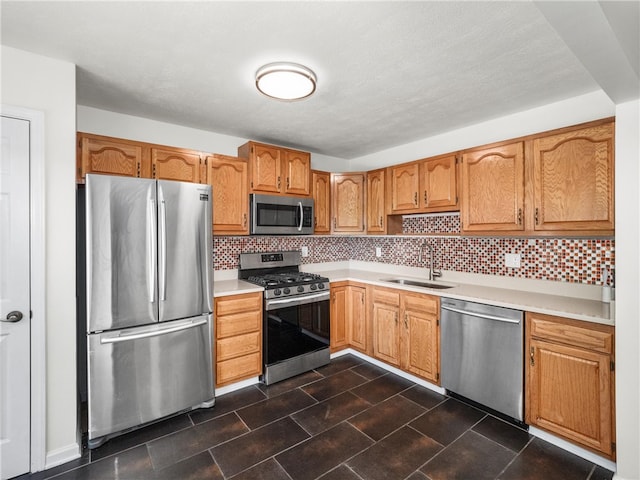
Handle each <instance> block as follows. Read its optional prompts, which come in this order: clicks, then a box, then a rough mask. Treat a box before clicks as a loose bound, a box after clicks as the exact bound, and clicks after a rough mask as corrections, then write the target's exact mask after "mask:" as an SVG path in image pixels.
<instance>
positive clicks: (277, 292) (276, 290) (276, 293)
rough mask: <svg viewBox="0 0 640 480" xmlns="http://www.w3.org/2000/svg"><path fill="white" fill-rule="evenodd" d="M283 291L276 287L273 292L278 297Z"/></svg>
mask: <svg viewBox="0 0 640 480" xmlns="http://www.w3.org/2000/svg"><path fill="white" fill-rule="evenodd" d="M281 293H282V291H280V289H279V288H276V289H275V290H274V291H273V294H274V295H275V296H276V297H277V296H278V295H280V294H281Z"/></svg>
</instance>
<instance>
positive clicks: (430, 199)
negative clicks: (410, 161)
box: [420, 154, 458, 211]
mask: <svg viewBox="0 0 640 480" xmlns="http://www.w3.org/2000/svg"><path fill="white" fill-rule="evenodd" d="M456 163H457V162H456V155H454V154H451V155H444V156H442V157H434V158H429V159H426V160H423V161H422V162H421V163H420V193H421V198H420V201H421V206H422V208H423V209H425V210H426V211H434V210H455V209H457V206H458V181H457V169H456Z"/></svg>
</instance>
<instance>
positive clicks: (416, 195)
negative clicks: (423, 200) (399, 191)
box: [413, 192, 418, 207]
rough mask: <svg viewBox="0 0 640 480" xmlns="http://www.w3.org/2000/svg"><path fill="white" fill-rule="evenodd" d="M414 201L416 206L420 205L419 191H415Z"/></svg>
mask: <svg viewBox="0 0 640 480" xmlns="http://www.w3.org/2000/svg"><path fill="white" fill-rule="evenodd" d="M413 203H414V204H415V206H416V207H417V206H418V192H414V193H413Z"/></svg>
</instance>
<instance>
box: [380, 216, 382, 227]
mask: <svg viewBox="0 0 640 480" xmlns="http://www.w3.org/2000/svg"><path fill="white" fill-rule="evenodd" d="M380 226H382V215H380Z"/></svg>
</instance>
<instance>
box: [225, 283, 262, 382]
mask: <svg viewBox="0 0 640 480" xmlns="http://www.w3.org/2000/svg"><path fill="white" fill-rule="evenodd" d="M214 308H215V322H216V325H215V332H214V336H215V338H214V345H215V356H216V359H215V365H214V367H215V368H214V370H215V372H216V387H220V386H223V385H227V384H229V383H233V382H237V381H240V380H244V379H246V378H251V377H255V376H258V375H261V374H262V293H261V292H256V293H245V294H240V295H230V296H226V297H216V298H215V299H214Z"/></svg>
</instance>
